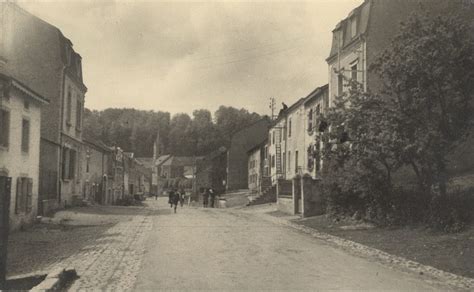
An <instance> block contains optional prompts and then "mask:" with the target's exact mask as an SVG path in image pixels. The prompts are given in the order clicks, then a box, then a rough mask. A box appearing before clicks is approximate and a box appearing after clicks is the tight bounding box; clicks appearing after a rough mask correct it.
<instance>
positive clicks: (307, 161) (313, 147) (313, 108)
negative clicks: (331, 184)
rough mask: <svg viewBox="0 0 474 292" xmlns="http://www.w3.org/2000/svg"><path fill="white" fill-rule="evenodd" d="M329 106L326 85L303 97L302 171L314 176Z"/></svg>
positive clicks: (318, 161) (317, 166)
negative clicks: (303, 136)
mask: <svg viewBox="0 0 474 292" xmlns="http://www.w3.org/2000/svg"><path fill="white" fill-rule="evenodd" d="M328 106H329V94H328V85H327V84H326V85H324V86H321V87H318V88H316V89H315V90H314V91H313V92H311V93H310V94H309V95H308V96H307V97H306V99H305V102H304V111H305V127H306V128H305V131H304V133H305V138H304V148H305V149H306V151H305V152H304V161H303V163H304V165H302V167H303V170H304V171H303V172H304V173H305V174H309V175H311V177H313V178H316V177H317V176H319V174H320V172H321V169H322V165H323V161H322V159H321V156H320V154H321V149H322V147H323V145H322V141H321V140H320V139H319V138H320V133H321V131H323V130H324V127H325V123H326V122H325V120H324V114H325V113H326V110H327V108H328Z"/></svg>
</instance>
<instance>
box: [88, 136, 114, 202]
mask: <svg viewBox="0 0 474 292" xmlns="http://www.w3.org/2000/svg"><path fill="white" fill-rule="evenodd" d="M83 142H84V148H83V150H84V159H83V160H82V163H83V166H82V169H83V174H82V177H83V180H84V182H83V184H82V187H83V190H82V198H81V199H83V200H86V201H88V202H95V203H98V204H112V203H114V199H115V198H114V194H115V189H114V162H113V158H114V157H113V156H114V152H113V149H112V148H109V147H107V146H106V145H105V144H103V143H102V142H100V141H95V140H94V139H90V138H85V139H84V140H83Z"/></svg>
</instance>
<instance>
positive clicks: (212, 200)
mask: <svg viewBox="0 0 474 292" xmlns="http://www.w3.org/2000/svg"><path fill="white" fill-rule="evenodd" d="M209 195H210V197H211V208H214V203H215V201H216V192H214V190H213V189H212V188H209Z"/></svg>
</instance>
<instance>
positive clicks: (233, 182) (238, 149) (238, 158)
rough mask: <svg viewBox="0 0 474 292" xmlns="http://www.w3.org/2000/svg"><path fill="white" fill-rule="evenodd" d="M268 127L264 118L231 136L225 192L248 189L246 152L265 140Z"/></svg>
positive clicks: (268, 124)
mask: <svg viewBox="0 0 474 292" xmlns="http://www.w3.org/2000/svg"><path fill="white" fill-rule="evenodd" d="M270 125H271V121H270V119H269V118H268V117H264V118H262V119H260V120H258V121H256V122H254V123H253V124H251V125H249V126H247V127H245V128H244V129H242V130H240V131H237V132H235V133H234V134H233V135H232V138H231V143H230V147H229V150H228V151H227V182H226V190H227V191H231V190H238V189H246V188H247V187H248V165H247V151H248V150H250V149H251V148H253V147H255V146H256V145H258V144H260V143H262V142H263V141H264V140H265V139H266V138H267V136H268V129H269V128H270Z"/></svg>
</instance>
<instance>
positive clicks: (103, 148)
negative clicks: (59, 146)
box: [82, 136, 114, 152]
mask: <svg viewBox="0 0 474 292" xmlns="http://www.w3.org/2000/svg"><path fill="white" fill-rule="evenodd" d="M82 141H84V142H85V143H87V144H89V145H91V146H94V147H95V148H97V149H98V150H101V151H104V152H113V151H114V150H113V148H111V147H109V146H107V145H105V143H104V142H102V141H100V140H96V139H93V138H91V137H88V136H85V137H82Z"/></svg>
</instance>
